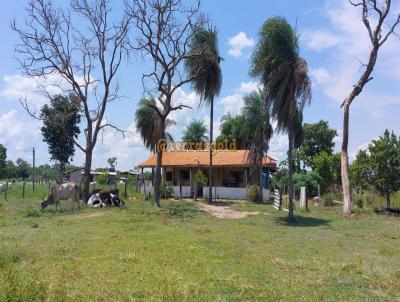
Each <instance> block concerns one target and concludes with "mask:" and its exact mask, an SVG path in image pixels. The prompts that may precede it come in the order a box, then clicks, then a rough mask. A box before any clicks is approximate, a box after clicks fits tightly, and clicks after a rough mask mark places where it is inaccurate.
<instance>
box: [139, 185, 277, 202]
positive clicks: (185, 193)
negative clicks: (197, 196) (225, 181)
mask: <svg viewBox="0 0 400 302" xmlns="http://www.w3.org/2000/svg"><path fill="white" fill-rule="evenodd" d="M173 189H174V192H173V195H172V196H173V197H175V198H179V197H180V192H179V186H174V187H173ZM140 190H141V193H142V194H144V188H143V186H142V187H141V188H140ZM149 193H150V195H152V196H153V194H154V187H153V186H146V195H148V194H149ZM214 194H215V195H214ZM182 197H183V198H189V197H190V186H182ZM203 197H204V198H208V187H204V188H203ZM213 197H214V198H221V199H236V200H246V199H247V188H228V187H213ZM263 199H264V202H266V201H268V200H269V190H266V189H263Z"/></svg>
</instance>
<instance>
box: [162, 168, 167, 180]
mask: <svg viewBox="0 0 400 302" xmlns="http://www.w3.org/2000/svg"><path fill="white" fill-rule="evenodd" d="M165 172H166V171H165V167H162V168H161V179H162V182H164V183H165V180H166V173H165Z"/></svg>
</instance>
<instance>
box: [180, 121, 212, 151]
mask: <svg viewBox="0 0 400 302" xmlns="http://www.w3.org/2000/svg"><path fill="white" fill-rule="evenodd" d="M207 132H208V129H207V126H206V125H204V123H203V122H202V121H196V120H193V121H191V122H190V124H189V125H188V126H186V130H185V132H184V133H183V138H182V140H183V141H184V142H187V143H189V144H188V145H187V146H186V147H187V148H188V149H197V144H201V149H203V147H204V144H205V143H206V142H207V140H208V136H207ZM190 143H191V144H190ZM194 143H196V146H193V144H194Z"/></svg>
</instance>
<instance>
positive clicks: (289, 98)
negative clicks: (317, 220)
mask: <svg viewBox="0 0 400 302" xmlns="http://www.w3.org/2000/svg"><path fill="white" fill-rule="evenodd" d="M251 74H252V75H253V76H255V77H258V78H259V79H260V80H261V83H262V85H263V86H264V89H265V92H266V101H267V102H268V106H271V113H272V117H273V118H275V119H276V121H277V129H278V130H281V131H282V130H283V131H287V132H288V136H289V148H288V170H289V171H288V173H289V174H288V188H289V213H288V218H289V219H290V220H291V219H293V218H294V216H293V194H294V192H293V157H292V153H293V148H294V134H295V125H296V120H297V117H298V113H299V112H301V111H302V110H303V108H304V106H305V104H306V103H308V102H310V100H311V81H310V78H309V74H308V67H307V63H306V61H305V60H304V59H303V58H301V57H300V55H299V43H298V37H297V36H296V33H295V31H294V30H293V28H292V27H291V26H290V24H289V23H288V22H287V21H286V19H284V18H281V17H274V18H270V19H268V20H267V21H266V22H265V23H264V24H263V26H262V28H261V30H260V33H259V42H258V44H257V46H256V48H255V50H254V53H253V56H252V66H251Z"/></svg>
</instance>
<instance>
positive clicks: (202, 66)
mask: <svg viewBox="0 0 400 302" xmlns="http://www.w3.org/2000/svg"><path fill="white" fill-rule="evenodd" d="M190 46H191V50H190V53H189V56H188V59H187V60H186V69H187V71H188V74H189V75H190V77H191V78H193V81H192V85H193V88H194V90H195V91H196V92H197V93H198V94H200V96H201V99H202V101H203V102H206V103H207V104H208V105H210V137H209V139H210V146H212V143H213V130H214V129H213V128H214V126H213V123H214V98H215V97H216V96H218V95H219V93H220V91H221V86H222V71H221V66H220V62H221V57H220V55H219V49H218V39H217V32H216V30H215V29H209V30H206V29H201V30H198V31H196V32H195V34H194V35H193V38H192V40H191V43H190ZM209 149H210V153H209V162H210V164H209V168H208V182H209V185H208V199H209V201H212V186H213V179H212V148H209Z"/></svg>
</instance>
